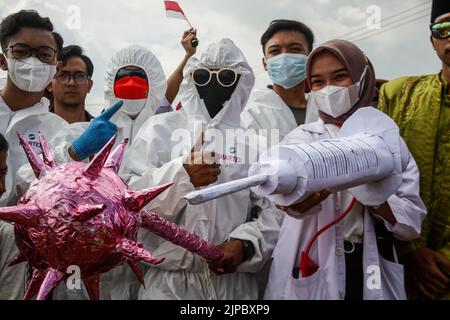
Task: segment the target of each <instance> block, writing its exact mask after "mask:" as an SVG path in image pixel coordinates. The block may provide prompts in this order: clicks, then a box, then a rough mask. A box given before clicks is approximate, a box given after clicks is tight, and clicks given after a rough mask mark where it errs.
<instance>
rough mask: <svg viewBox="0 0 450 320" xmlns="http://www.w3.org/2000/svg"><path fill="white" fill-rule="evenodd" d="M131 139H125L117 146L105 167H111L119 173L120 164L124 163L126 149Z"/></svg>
mask: <svg viewBox="0 0 450 320" xmlns="http://www.w3.org/2000/svg"><path fill="white" fill-rule="evenodd" d="M128 142H129V139H125V140H124V141H123V142H122V143H121V144H120V145H119V146H118V147H117V148H116V150H114V151H113V153H111V154H110V155H109V157H108V160H106V164H105V166H104V168H105V169H111V170H113V171H114V172H115V173H119V170H120V166H121V165H122V160H123V156H124V155H125V149H126V147H127V145H128Z"/></svg>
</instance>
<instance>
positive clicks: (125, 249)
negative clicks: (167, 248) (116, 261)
mask: <svg viewBox="0 0 450 320" xmlns="http://www.w3.org/2000/svg"><path fill="white" fill-rule="evenodd" d="M116 250H117V252H119V253H121V254H123V255H124V256H125V257H127V258H128V259H131V260H134V261H145V262H147V263H149V264H153V265H157V264H160V263H161V262H163V260H164V259H162V260H160V259H156V258H155V257H154V256H152V254H151V253H150V252H148V251H147V250H145V249H144V246H143V245H142V244H141V243H138V242H135V241H131V240H128V239H122V240H120V241H119V242H118V243H117V245H116Z"/></svg>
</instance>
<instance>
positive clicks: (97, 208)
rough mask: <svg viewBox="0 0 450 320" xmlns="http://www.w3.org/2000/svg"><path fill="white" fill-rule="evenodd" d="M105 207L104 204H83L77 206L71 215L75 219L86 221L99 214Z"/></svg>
mask: <svg viewBox="0 0 450 320" xmlns="http://www.w3.org/2000/svg"><path fill="white" fill-rule="evenodd" d="M105 208H106V204H97V205H94V204H84V205H80V206H78V207H77V209H76V210H75V212H74V213H73V215H72V216H73V218H74V219H75V220H77V221H81V222H86V221H88V220H90V219H92V218H94V217H95V216H97V215H98V214H100V213H101V212H102V211H103V210H105Z"/></svg>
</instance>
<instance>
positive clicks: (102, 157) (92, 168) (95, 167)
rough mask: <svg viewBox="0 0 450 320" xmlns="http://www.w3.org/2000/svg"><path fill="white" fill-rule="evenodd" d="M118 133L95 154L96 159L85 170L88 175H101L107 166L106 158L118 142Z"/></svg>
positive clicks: (94, 176)
mask: <svg viewBox="0 0 450 320" xmlns="http://www.w3.org/2000/svg"><path fill="white" fill-rule="evenodd" d="M116 138H117V135H115V136H114V137H112V138H111V140H109V142H108V143H107V144H106V145H105V146H104V147H103V149H102V150H101V151H100V152H99V153H98V154H97V155H96V156H95V158H94V160H92V161H91V163H89V166H88V167H87V169H86V170H85V171H84V174H85V175H86V176H89V177H92V178H96V177H98V176H99V175H100V173H101V172H102V170H103V167H104V166H105V163H106V160H107V159H108V156H109V154H110V153H111V150H112V148H113V146H114V143H115V142H116Z"/></svg>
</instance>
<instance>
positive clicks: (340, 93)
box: [311, 67, 367, 118]
mask: <svg viewBox="0 0 450 320" xmlns="http://www.w3.org/2000/svg"><path fill="white" fill-rule="evenodd" d="M366 73H367V67H366V68H365V69H364V72H363V74H362V76H361V79H360V80H359V81H358V82H356V83H354V84H353V85H351V86H350V87H338V86H327V87H325V88H323V89H321V90H319V91H312V92H311V93H312V95H313V99H314V101H315V103H316V104H317V106H318V108H319V110H320V111H322V112H324V113H326V114H328V115H330V116H332V117H333V118H339V117H340V116H342V115H344V114H346V113H347V112H348V111H350V110H351V109H352V108H353V107H354V106H355V105H356V103H358V101H359V100H360V98H361V94H362V89H363V88H364V79H365V77H366Z"/></svg>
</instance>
